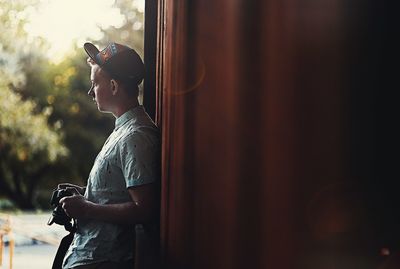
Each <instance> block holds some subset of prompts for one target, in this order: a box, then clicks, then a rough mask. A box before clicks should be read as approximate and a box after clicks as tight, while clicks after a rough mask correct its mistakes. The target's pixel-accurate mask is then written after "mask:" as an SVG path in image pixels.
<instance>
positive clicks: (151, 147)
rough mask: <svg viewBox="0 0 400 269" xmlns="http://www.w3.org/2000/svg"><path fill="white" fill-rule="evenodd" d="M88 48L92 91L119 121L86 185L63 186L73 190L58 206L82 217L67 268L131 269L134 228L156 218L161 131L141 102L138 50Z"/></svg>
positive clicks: (114, 46) (102, 107) (101, 106)
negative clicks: (139, 94) (159, 131)
mask: <svg viewBox="0 0 400 269" xmlns="http://www.w3.org/2000/svg"><path fill="white" fill-rule="evenodd" d="M84 48H85V51H86V53H87V54H88V55H89V58H88V64H89V65H90V67H91V74H90V80H91V82H92V86H91V88H90V90H89V92H88V94H89V95H90V96H91V97H92V98H93V100H94V101H95V102H96V104H97V107H98V109H99V111H100V112H104V113H112V114H113V115H114V116H115V118H116V120H115V129H114V131H113V132H112V134H111V135H110V136H109V137H108V139H107V141H106V142H105V144H104V146H103V148H102V149H101V151H100V153H99V154H98V156H97V157H96V160H95V162H94V165H93V167H92V170H91V172H90V175H89V178H88V182H87V186H86V187H79V186H75V185H72V184H68V183H66V184H60V185H59V188H66V189H69V190H71V191H72V192H73V193H74V195H73V196H69V197H64V198H63V199H61V200H60V204H61V205H62V208H63V209H64V211H65V212H66V214H67V215H69V216H70V217H72V218H75V219H77V231H76V234H75V236H74V240H73V242H72V244H71V246H70V248H69V250H68V252H67V254H66V257H65V259H64V264H63V268H77V269H78V268H79V269H89V268H98V269H100V268H101V269H103V268H122V269H123V268H134V260H133V259H134V258H135V257H134V248H135V225H136V231H138V229H140V227H150V226H152V223H157V219H158V216H159V214H158V211H159V197H158V196H159V192H158V189H159V179H158V175H159V168H160V167H159V148H160V142H159V133H158V130H157V127H156V125H155V124H154V123H153V121H152V120H151V119H150V117H149V116H148V115H147V113H146V112H145V111H144V108H143V107H142V106H141V105H139V103H138V99H137V97H138V85H139V84H140V83H141V81H142V80H143V76H144V65H143V62H142V60H141V59H140V57H139V55H138V54H137V53H136V52H135V51H134V50H133V49H131V48H129V47H126V46H123V45H120V44H117V43H111V44H110V45H108V46H107V47H106V48H105V49H104V50H102V51H99V50H98V49H97V48H96V47H95V46H94V45H93V44H91V43H86V44H85V45H84ZM144 230H146V228H144ZM143 234H146V235H148V234H149V233H148V232H147V231H145V233H143ZM142 237H143V236H142ZM147 245H148V244H147Z"/></svg>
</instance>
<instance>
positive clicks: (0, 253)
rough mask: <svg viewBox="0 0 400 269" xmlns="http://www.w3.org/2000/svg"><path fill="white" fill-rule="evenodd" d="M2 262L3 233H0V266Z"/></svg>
mask: <svg viewBox="0 0 400 269" xmlns="http://www.w3.org/2000/svg"><path fill="white" fill-rule="evenodd" d="M2 264H3V233H0V266H2Z"/></svg>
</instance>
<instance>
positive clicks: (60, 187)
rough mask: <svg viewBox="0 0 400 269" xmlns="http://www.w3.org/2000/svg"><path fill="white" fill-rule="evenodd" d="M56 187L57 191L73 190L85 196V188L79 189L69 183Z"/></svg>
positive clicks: (79, 187)
mask: <svg viewBox="0 0 400 269" xmlns="http://www.w3.org/2000/svg"><path fill="white" fill-rule="evenodd" d="M57 187H58V189H68V188H75V189H76V190H77V191H78V192H79V194H81V195H83V194H85V190H86V187H81V186H78V185H75V184H71V183H61V184H58V186H57Z"/></svg>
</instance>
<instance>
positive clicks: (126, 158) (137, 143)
mask: <svg viewBox="0 0 400 269" xmlns="http://www.w3.org/2000/svg"><path fill="white" fill-rule="evenodd" d="M158 153H159V151H158V147H157V143H154V142H153V141H152V140H151V139H150V138H148V137H146V136H145V135H143V134H140V133H137V132H135V134H133V135H130V136H128V137H126V139H124V140H123V141H122V143H121V150H120V158H121V170H122V173H123V176H124V178H125V183H126V187H127V188H129V187H134V186H140V185H144V184H148V183H152V182H154V181H156V180H157V175H158V169H159V167H158V158H159V156H158V155H159V154H158Z"/></svg>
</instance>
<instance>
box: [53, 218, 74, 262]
mask: <svg viewBox="0 0 400 269" xmlns="http://www.w3.org/2000/svg"><path fill="white" fill-rule="evenodd" d="M64 227H65V229H66V230H67V231H69V234H68V235H66V236H64V237H63V239H61V242H60V245H59V246H58V249H57V253H56V256H55V257H54V261H53V266H52V267H51V269H61V268H62V264H63V261H64V257H65V254H66V253H67V251H68V248H69V246H70V245H71V243H72V240H73V239H74V235H75V232H76V221H75V220H74V225H73V226H71V225H69V226H67V225H65V226H64Z"/></svg>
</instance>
